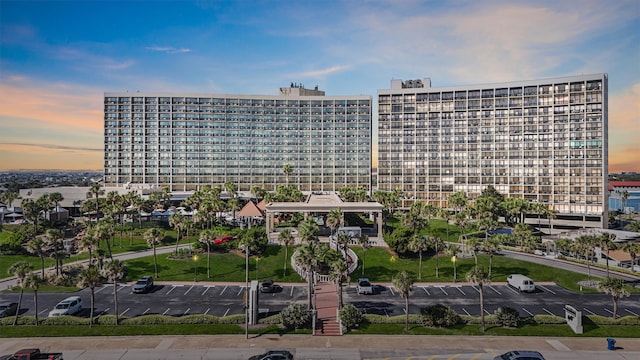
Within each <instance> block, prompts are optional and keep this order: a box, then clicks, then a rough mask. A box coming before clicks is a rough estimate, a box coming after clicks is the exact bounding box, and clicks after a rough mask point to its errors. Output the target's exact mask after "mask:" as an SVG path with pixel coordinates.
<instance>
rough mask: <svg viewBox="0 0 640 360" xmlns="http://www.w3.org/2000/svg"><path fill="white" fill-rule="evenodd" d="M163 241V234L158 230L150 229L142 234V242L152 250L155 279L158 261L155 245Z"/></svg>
mask: <svg viewBox="0 0 640 360" xmlns="http://www.w3.org/2000/svg"><path fill="white" fill-rule="evenodd" d="M162 239H164V234H163V233H162V232H161V231H160V230H158V228H151V229H149V230H147V231H145V233H144V240H145V241H146V242H147V245H148V246H149V247H150V248H153V269H154V273H155V275H156V277H158V260H157V257H156V245H158V244H160V243H161V242H162Z"/></svg>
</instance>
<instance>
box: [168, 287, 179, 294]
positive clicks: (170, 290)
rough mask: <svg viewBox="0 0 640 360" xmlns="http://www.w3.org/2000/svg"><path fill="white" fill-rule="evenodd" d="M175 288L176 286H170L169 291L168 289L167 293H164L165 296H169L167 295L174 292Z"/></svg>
mask: <svg viewBox="0 0 640 360" xmlns="http://www.w3.org/2000/svg"><path fill="white" fill-rule="evenodd" d="M176 287H178V285H172V286H171V289H169V291H167V293H166V294H165V295H169V294H171V292H172V291H173V290H175V288H176Z"/></svg>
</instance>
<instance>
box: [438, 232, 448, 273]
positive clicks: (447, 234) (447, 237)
mask: <svg viewBox="0 0 640 360" xmlns="http://www.w3.org/2000/svg"><path fill="white" fill-rule="evenodd" d="M447 230H448V229H447ZM448 239H449V234H447V240H448ZM438 272H439V269H438V242H437V241H436V279H437V278H438V277H439V274H438Z"/></svg>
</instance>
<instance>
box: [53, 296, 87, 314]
mask: <svg viewBox="0 0 640 360" xmlns="http://www.w3.org/2000/svg"><path fill="white" fill-rule="evenodd" d="M81 310H82V298H81V297H80V296H70V297H68V298H66V299H64V300H62V301H60V302H59V303H58V305H56V307H54V308H53V310H51V311H49V317H56V316H62V315H75V314H77V313H79V312H80V311H81Z"/></svg>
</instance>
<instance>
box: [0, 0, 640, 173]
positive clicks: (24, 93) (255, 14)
mask: <svg viewBox="0 0 640 360" xmlns="http://www.w3.org/2000/svg"><path fill="white" fill-rule="evenodd" d="M597 73H607V74H608V75H609V171H610V172H621V171H640V1H638V0H616V1H610V0H575V1H557V0H549V1H547V0H541V1H519V0H504V1H503V0H468V1H467V0H451V1H440V0H436V1H417V0H360V1H357V0H344V1H339V0H323V1H320V0H318V1H316V0H297V1H276V0H264V1H261V0H242V1H222V0H218V1H204V0H199V1H186V0H184V1H169V0H159V1H142V0H139V1H124V0H123V1H119V0H112V1H99V0H83V1H74V0H67V1H53V0H50V1H30V0H20V1H18V0H0V171H7V170H26V169H29V170H38V169H42V170H45V169H56V170H102V168H103V141H104V138H103V125H104V123H103V116H104V114H103V100H104V99H103V96H104V93H105V92H123V91H129V92H132V93H134V92H137V91H140V92H190V93H207V94H243V95H277V94H278V89H279V88H280V87H287V86H289V84H290V83H291V82H295V83H301V84H304V85H305V87H307V88H313V87H314V86H316V85H317V86H318V87H319V89H320V90H323V91H325V92H326V94H327V95H370V96H372V97H373V99H374V104H375V99H376V94H377V91H378V89H389V88H390V84H391V80H392V79H403V80H409V79H423V78H430V79H431V84H432V86H433V87H443V86H455V85H470V84H484V83H496V82H503V81H518V80H533V79H541V78H550V77H558V76H572V75H581V74H597ZM373 120H374V134H375V129H377V118H376V117H375V115H374V119H373ZM375 141H377V137H375V138H374V142H375ZM375 151H376V145H375V143H374V158H375ZM374 166H375V164H374Z"/></svg>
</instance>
